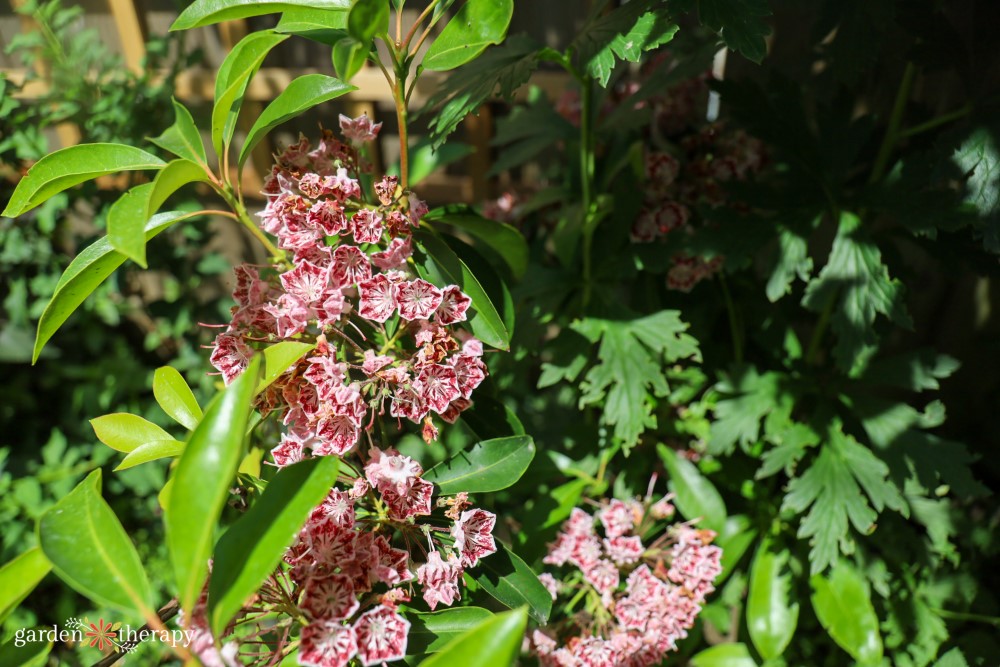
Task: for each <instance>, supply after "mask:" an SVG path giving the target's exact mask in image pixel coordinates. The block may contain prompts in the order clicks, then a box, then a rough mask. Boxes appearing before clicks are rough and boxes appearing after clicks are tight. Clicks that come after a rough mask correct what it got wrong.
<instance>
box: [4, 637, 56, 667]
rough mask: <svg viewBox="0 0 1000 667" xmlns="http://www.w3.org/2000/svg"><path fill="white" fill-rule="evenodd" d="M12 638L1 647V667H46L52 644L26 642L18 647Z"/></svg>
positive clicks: (48, 642)
mask: <svg viewBox="0 0 1000 667" xmlns="http://www.w3.org/2000/svg"><path fill="white" fill-rule="evenodd" d="M15 641H16V638H14V637H11V638H10V640H8V641H7V642H6V643H4V644H3V645H2V646H0V667H44V666H45V665H46V664H47V663H48V656H49V653H50V652H51V651H52V642H51V641H44V642H26V643H25V644H24V645H23V646H17V645H16V644H15V643H14V642H15Z"/></svg>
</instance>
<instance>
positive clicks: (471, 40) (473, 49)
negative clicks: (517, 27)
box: [423, 0, 514, 72]
mask: <svg viewBox="0 0 1000 667" xmlns="http://www.w3.org/2000/svg"><path fill="white" fill-rule="evenodd" d="M513 14H514V0H468V2H466V3H465V4H464V5H463V6H462V8H461V9H460V10H458V13H457V14H456V15H455V16H454V17H453V18H452V19H451V20H450V21H448V24H447V25H445V27H444V30H442V31H441V34H440V35H438V36H437V38H436V39H435V40H434V41H433V42H432V43H431V46H430V48H429V49H427V53H426V55H424V59H423V66H424V69H429V70H431V71H437V72H443V71H446V70H450V69H455V68H456V67H458V66H460V65H464V64H465V63H467V62H469V61H470V60H472V59H473V58H475V57H476V56H478V55H479V54H480V53H482V52H483V51H484V50H485V49H486V47H487V46H489V45H490V44H499V43H500V42H502V41H503V39H504V37H506V36H507V27H508V26H509V25H510V18H511V16H513Z"/></svg>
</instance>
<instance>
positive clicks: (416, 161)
mask: <svg viewBox="0 0 1000 667" xmlns="http://www.w3.org/2000/svg"><path fill="white" fill-rule="evenodd" d="M474 152H475V149H474V148H473V147H472V146H470V145H469V144H465V143H462V142H461V141H450V142H448V143H447V144H445V145H444V146H438V147H437V149H435V148H434V146H433V145H432V144H431V140H430V138H429V137H424V138H422V139H421V140H420V141H418V142H416V143H415V144H414V145H412V146H410V152H409V157H410V185H411V186H412V185H419V184H420V182H421V181H423V180H424V179H425V178H427V177H428V176H430V175H431V174H433V173H434V172H435V171H437V170H438V169H441V168H442V167H445V166H447V165H449V164H452V163H453V162H457V161H459V160H461V159H462V158H464V157H466V156H468V155H472V153H474ZM386 173H388V174H390V175H394V176H395V175H398V174H399V164H398V163H395V164H393V165H391V166H390V167H389V168H388V169H387V170H386Z"/></svg>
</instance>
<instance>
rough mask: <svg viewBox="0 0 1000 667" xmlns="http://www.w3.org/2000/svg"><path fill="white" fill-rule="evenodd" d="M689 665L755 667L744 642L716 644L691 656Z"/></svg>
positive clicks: (694, 666) (699, 666) (755, 664)
mask: <svg viewBox="0 0 1000 667" xmlns="http://www.w3.org/2000/svg"><path fill="white" fill-rule="evenodd" d="M689 664H690V665H691V667H757V663H756V662H755V661H754V659H753V657H752V656H751V655H750V650H749V649H748V648H747V647H746V645H745V644H740V643H735V644H718V645H716V646H712V647H711V648H707V649H705V650H704V651H701V652H700V653H697V654H695V655H693V656H691V661H690V663H689Z"/></svg>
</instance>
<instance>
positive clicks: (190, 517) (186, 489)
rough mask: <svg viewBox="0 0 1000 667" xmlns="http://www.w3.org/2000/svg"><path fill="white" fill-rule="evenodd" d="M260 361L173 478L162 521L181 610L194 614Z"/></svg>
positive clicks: (204, 424)
mask: <svg viewBox="0 0 1000 667" xmlns="http://www.w3.org/2000/svg"><path fill="white" fill-rule="evenodd" d="M260 359H261V357H260V355H258V356H255V357H254V358H253V359H252V360H251V361H250V365H249V366H248V367H247V369H246V370H245V371H244V372H243V374H242V375H240V376H239V377H238V378H236V380H234V381H233V383H232V384H231V385H229V387H228V388H227V389H226V390H225V391H224V392H223V393H222V394H221V395H220V396H217V397H216V398H215V400H213V401H212V404H211V405H210V406H209V407H208V410H206V412H205V416H204V417H203V418H202V420H201V423H199V424H198V428H196V429H195V430H194V432H193V433H191V437H190V438H188V441H187V446H186V447H185V449H184V454H183V455H182V456H181V458H180V461H178V463H177V468H176V470H175V471H174V474H173V476H172V477H171V481H172V486H171V489H170V493H169V495H168V497H167V498H166V502H167V510H166V515H165V517H164V519H165V523H166V528H167V547H168V548H169V550H170V560H171V562H172V563H173V568H174V575H175V577H176V578H177V585H178V589H179V591H178V596H177V597H178V599H179V600H180V602H181V607H182V608H183V609H185V610H188V611H190V610H191V609H192V608H193V606H194V603H195V601H196V600H197V599H198V594H199V593H200V591H201V587H202V585H203V584H204V582H205V576H206V575H207V574H208V558H209V556H210V555H211V553H212V541H213V537H214V534H215V525H216V522H217V521H218V519H219V515H220V514H221V513H222V508H223V506H225V504H226V499H227V498H228V497H229V487H230V485H231V484H232V481H233V478H234V477H235V476H236V470H237V468H238V467H239V464H240V461H241V460H242V458H243V449H244V447H243V441H244V437H245V435H244V434H245V433H246V424H247V420H248V419H249V417H250V401H251V399H252V398H253V391H254V388H255V387H256V386H257V382H258V379H259V376H260V370H261V368H260V367H261V363H260Z"/></svg>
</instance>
